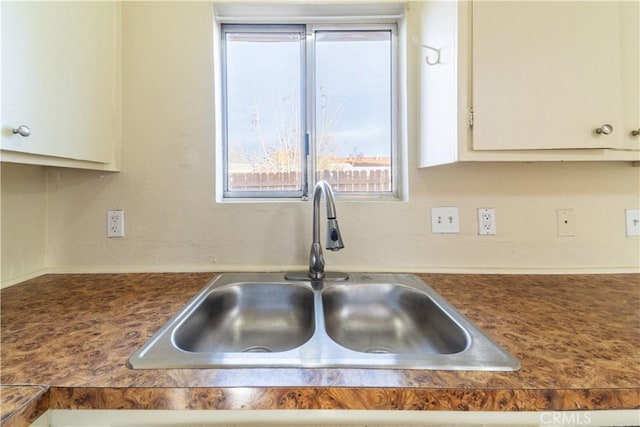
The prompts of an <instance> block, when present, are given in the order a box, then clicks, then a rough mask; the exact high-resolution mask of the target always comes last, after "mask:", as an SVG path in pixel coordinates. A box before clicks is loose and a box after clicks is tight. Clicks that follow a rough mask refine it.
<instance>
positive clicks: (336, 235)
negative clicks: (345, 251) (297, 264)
mask: <svg viewBox="0 0 640 427" xmlns="http://www.w3.org/2000/svg"><path fill="white" fill-rule="evenodd" d="M322 195H324V198H325V201H326V205H327V207H326V210H327V239H326V243H327V244H326V248H327V249H328V250H330V251H339V250H340V249H342V248H344V244H343V243H342V235H341V234H340V227H339V226H338V220H337V218H336V205H335V202H334V200H333V190H332V189H331V186H330V185H329V184H328V183H327V182H326V181H324V180H323V181H319V182H318V183H317V184H316V186H315V188H314V189H313V240H312V242H311V251H310V253H309V272H308V274H307V275H306V276H304V275H303V274H300V273H287V274H286V276H285V277H286V278H287V279H289V280H322V279H332V280H346V279H347V278H348V277H349V276H348V275H347V274H345V273H331V274H329V273H325V271H324V266H325V263H324V255H323V254H322V246H321V244H320V198H321V197H322Z"/></svg>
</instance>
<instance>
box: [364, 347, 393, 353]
mask: <svg viewBox="0 0 640 427" xmlns="http://www.w3.org/2000/svg"><path fill="white" fill-rule="evenodd" d="M364 352H365V353H376V354H387V353H393V352H394V351H393V349H391V348H389V347H384V346H374V347H369V348H367V349H365V350H364Z"/></svg>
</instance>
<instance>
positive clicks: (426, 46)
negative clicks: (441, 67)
mask: <svg viewBox="0 0 640 427" xmlns="http://www.w3.org/2000/svg"><path fill="white" fill-rule="evenodd" d="M411 40H412V41H413V43H415V44H417V45H419V46H422V47H423V48H425V49H429V50H431V51H433V52H435V53H436V59H435V60H431V61H430V60H429V56H428V55H427V56H425V57H424V60H425V62H426V63H427V64H429V65H436V64H439V63H440V49H436V48H435V47H431V46H428V45H426V44H423V43H420V42H419V41H418V37H416V36H413V37H411Z"/></svg>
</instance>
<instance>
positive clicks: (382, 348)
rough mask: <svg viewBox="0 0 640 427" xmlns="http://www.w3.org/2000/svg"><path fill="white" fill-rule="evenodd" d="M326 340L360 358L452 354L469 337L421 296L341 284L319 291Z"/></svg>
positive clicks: (406, 291) (400, 290)
mask: <svg viewBox="0 0 640 427" xmlns="http://www.w3.org/2000/svg"><path fill="white" fill-rule="evenodd" d="M322 306H323V308H324V318H325V326H326V330H327V333H328V334H329V337H331V339H333V340H334V341H335V342H337V343H338V344H340V345H342V346H344V347H347V348H350V349H351V350H355V351H360V352H364V353H402V354H453V353H460V352H461V351H464V350H465V349H466V348H467V347H468V346H469V334H467V333H466V332H465V331H464V329H462V327H460V325H459V324H457V323H456V322H455V321H454V320H453V319H452V318H451V317H450V316H449V315H447V313H446V312H445V311H444V310H443V309H442V307H441V306H439V305H438V304H436V303H435V302H434V301H433V300H432V299H431V298H429V296H428V295H427V294H425V293H424V292H419V291H416V290H414V289H412V288H408V287H406V286H400V285H391V284H372V285H341V286H335V287H332V288H329V289H325V290H324V292H322Z"/></svg>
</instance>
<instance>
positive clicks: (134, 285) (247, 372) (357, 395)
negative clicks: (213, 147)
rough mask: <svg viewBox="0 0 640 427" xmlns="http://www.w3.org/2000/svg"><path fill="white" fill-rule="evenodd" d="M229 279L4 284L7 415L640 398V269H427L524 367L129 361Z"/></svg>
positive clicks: (440, 406) (535, 407) (554, 404)
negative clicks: (148, 364)
mask: <svg viewBox="0 0 640 427" xmlns="http://www.w3.org/2000/svg"><path fill="white" fill-rule="evenodd" d="M215 276H216V274H215V273H163V274H160V273H158V274H152V273H148V274H147V273H141V274H75V275H45V276H41V277H38V278H35V279H32V280H29V281H27V282H24V283H22V284H19V285H16V286H13V287H9V288H6V289H3V290H2V293H1V342H2V350H1V356H2V359H1V362H0V369H1V375H0V383H2V384H4V385H5V387H4V388H3V389H2V392H3V394H2V424H3V425H9V423H11V425H25V424H20V422H18V421H16V416H12V414H18V416H20V417H23V418H24V419H25V421H24V422H25V423H26V422H28V421H29V420H33V419H35V418H36V417H37V416H38V415H39V414H40V413H42V412H43V411H44V410H46V409H47V408H51V409H272V408H273V409H287V408H291V409H404V410H474V411H543V410H575V409H585V410H587V409H588V410H598V409H632V408H640V369H639V366H640V363H639V361H640V357H639V356H640V275H639V274H617V275H610V274H602V275H468V274H420V275H419V276H420V277H421V278H422V279H423V280H424V281H425V282H427V283H428V284H429V285H431V286H432V287H433V288H434V289H435V290H436V291H437V292H438V293H440V295H442V296H443V297H445V298H446V299H447V300H448V301H449V302H450V303H451V304H452V305H453V306H454V307H456V308H457V309H458V311H460V312H461V313H462V314H464V315H465V316H467V317H468V318H469V319H470V320H471V321H473V322H474V323H475V324H476V325H477V326H478V327H480V328H481V329H483V330H484V332H485V333H486V334H487V335H489V336H490V337H491V338H493V339H494V340H495V341H496V342H497V343H498V344H500V345H501V346H503V347H504V348H505V349H507V350H508V351H509V352H511V353H512V354H513V355H514V356H516V357H517V358H518V359H519V360H520V362H521V364H522V368H521V369H520V370H519V371H516V372H481V371H428V370H386V369H288V368H287V369H171V370H130V369H128V368H127V367H126V365H125V363H126V361H127V359H128V357H129V356H130V355H131V354H132V353H133V352H134V351H135V350H137V349H138V347H140V346H141V345H142V344H144V343H145V342H146V340H147V339H148V338H149V337H150V336H151V335H153V333H154V332H156V331H157V330H158V329H159V328H160V327H161V326H162V325H164V324H165V322H166V321H167V320H169V319H170V318H171V317H172V316H173V315H174V314H175V313H177V312H178V311H179V310H180V308H182V306H183V305H184V304H185V303H186V302H187V301H189V300H190V299H191V298H192V297H193V296H194V295H195V294H196V293H197V292H198V291H199V290H200V289H201V288H202V287H204V286H205V285H206V284H207V283H208V282H209V281H210V280H211V279H212V278H214V277H215ZM6 396H10V399H9V398H7V397H6ZM25 414H26V415H25ZM14 423H15V424H14Z"/></svg>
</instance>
